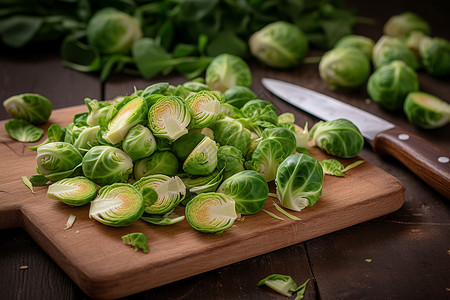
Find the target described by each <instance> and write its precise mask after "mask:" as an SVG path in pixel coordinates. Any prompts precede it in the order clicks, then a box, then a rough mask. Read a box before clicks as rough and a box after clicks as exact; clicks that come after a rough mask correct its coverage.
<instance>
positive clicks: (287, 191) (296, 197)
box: [275, 153, 324, 211]
mask: <svg viewBox="0 0 450 300" xmlns="http://www.w3.org/2000/svg"><path fill="white" fill-rule="evenodd" d="M323 177H324V175H323V170H322V166H321V165H320V163H319V162H318V161H317V159H315V158H314V157H312V156H310V155H308V154H303V153H295V154H292V155H290V156H289V157H287V158H286V159H285V160H284V161H283V162H282V163H281V165H280V167H279V168H278V171H277V176H276V178H275V185H276V190H277V195H278V199H279V200H280V202H281V205H282V206H284V207H286V208H289V209H292V210H295V211H301V210H302V209H303V208H305V207H307V206H308V205H309V206H313V205H314V204H315V203H316V202H317V200H318V199H319V198H320V196H321V195H322V187H323Z"/></svg>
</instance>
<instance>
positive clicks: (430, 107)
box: [403, 92, 450, 129]
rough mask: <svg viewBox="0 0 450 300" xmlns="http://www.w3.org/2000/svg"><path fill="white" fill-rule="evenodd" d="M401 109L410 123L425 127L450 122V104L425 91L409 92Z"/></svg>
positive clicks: (430, 127)
mask: <svg viewBox="0 0 450 300" xmlns="http://www.w3.org/2000/svg"><path fill="white" fill-rule="evenodd" d="M403 110H404V112H405V114H406V116H407V117H408V120H409V121H410V122H411V123H412V124H414V125H417V126H419V127H422V128H425V129H434V128H439V127H443V126H445V125H446V124H448V123H449V122H450V104H448V103H446V102H445V101H444V100H442V99H440V98H438V97H436V96H433V95H431V94H428V93H425V92H411V93H409V94H408V95H407V96H406V100H405V103H404V106H403Z"/></svg>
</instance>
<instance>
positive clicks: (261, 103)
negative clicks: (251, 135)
mask: <svg viewBox="0 0 450 300" xmlns="http://www.w3.org/2000/svg"><path fill="white" fill-rule="evenodd" d="M241 112H242V114H243V115H244V116H245V117H247V118H251V119H252V120H253V121H256V123H258V122H268V123H270V124H273V125H275V126H276V125H278V113H277V109H276V108H275V106H274V105H273V104H272V103H270V102H269V101H266V100H261V99H254V100H250V101H248V102H247V103H245V105H244V106H242V108H241Z"/></svg>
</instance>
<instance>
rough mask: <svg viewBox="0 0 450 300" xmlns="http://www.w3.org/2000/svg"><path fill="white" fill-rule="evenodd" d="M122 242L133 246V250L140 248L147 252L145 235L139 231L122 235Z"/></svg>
mask: <svg viewBox="0 0 450 300" xmlns="http://www.w3.org/2000/svg"><path fill="white" fill-rule="evenodd" d="M122 240H123V243H124V244H126V245H130V246H133V247H134V251H139V250H142V251H144V253H149V252H150V250H149V249H148V246H147V236H146V235H145V234H143V233H141V232H134V233H129V234H126V235H124V236H122Z"/></svg>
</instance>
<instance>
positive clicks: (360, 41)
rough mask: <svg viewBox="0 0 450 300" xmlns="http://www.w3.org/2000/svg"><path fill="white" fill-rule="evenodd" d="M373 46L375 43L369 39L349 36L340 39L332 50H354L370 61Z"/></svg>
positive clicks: (360, 36)
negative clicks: (360, 52)
mask: <svg viewBox="0 0 450 300" xmlns="http://www.w3.org/2000/svg"><path fill="white" fill-rule="evenodd" d="M374 45H375V42H374V41H373V40H372V39H371V38H369V37H366V36H362V35H355V34H349V35H346V36H343V37H342V38H340V39H339V40H338V41H337V42H336V44H335V45H334V46H333V48H355V49H358V50H360V51H362V52H363V53H364V54H365V55H366V56H367V58H368V59H369V60H370V59H372V51H373V46H374Z"/></svg>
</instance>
